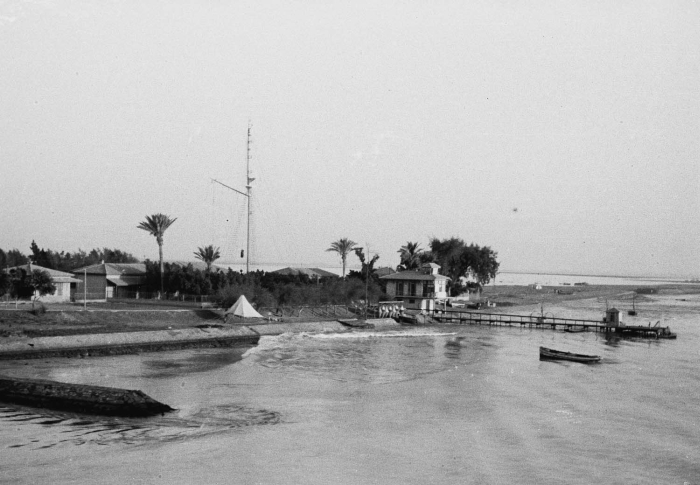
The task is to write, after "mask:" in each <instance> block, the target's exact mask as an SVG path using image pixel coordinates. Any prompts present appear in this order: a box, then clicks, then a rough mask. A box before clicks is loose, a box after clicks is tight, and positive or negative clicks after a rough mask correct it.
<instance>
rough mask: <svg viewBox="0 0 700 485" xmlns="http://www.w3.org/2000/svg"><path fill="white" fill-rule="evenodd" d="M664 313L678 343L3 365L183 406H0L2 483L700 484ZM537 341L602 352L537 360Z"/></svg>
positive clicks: (269, 346) (294, 339) (463, 334)
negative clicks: (132, 411) (136, 414)
mask: <svg viewBox="0 0 700 485" xmlns="http://www.w3.org/2000/svg"><path fill="white" fill-rule="evenodd" d="M665 317H666V323H667V324H668V325H670V326H671V327H672V329H673V330H674V331H675V332H677V333H678V340H675V341H673V340H658V341H657V340H645V339H639V340H614V339H606V338H605V337H604V336H603V335H599V334H595V333H586V334H570V333H565V332H555V331H551V330H535V329H520V328H498V327H479V326H441V327H429V328H403V329H401V330H398V331H395V332H389V331H387V332H378V331H358V332H356V333H353V334H328V335H326V334H324V335H305V334H296V335H291V334H290V335H281V336H276V337H264V338H262V339H261V341H260V344H259V345H258V346H257V347H254V348H248V349H217V350H211V349H207V350H187V351H177V352H166V353H153V354H142V355H135V356H120V357H101V358H89V359H51V360H40V361H18V362H12V363H10V362H2V363H0V373H2V374H6V375H13V376H26V377H36V378H49V379H55V380H60V381H65V382H74V383H86V384H96V385H110V386H117V387H124V388H133V389H141V390H143V391H144V392H145V393H147V394H148V395H150V396H151V397H153V398H155V399H157V400H159V401H162V402H164V403H167V404H169V405H171V406H173V407H175V408H177V412H175V413H171V414H168V415H165V416H159V417H154V418H148V419H117V418H97V417H87V416H80V415H71V414H66V413H57V412H38V411H37V410H32V409H29V408H20V407H10V406H5V407H0V457H1V458H0V482H2V483H13V484H22V483H26V484H30V483H32V484H33V483H95V484H100V483H103V484H107V483H163V484H166V483H167V484H173V483H175V484H191V483H210V484H211V483H246V484H247V483H251V484H253V483H261V484H289V483H305V484H328V483H338V484H355V483H357V484H367V483H378V484H386V483H394V484H399V483H401V484H404V483H411V484H425V483H434V484H448V483H467V484H470V483H474V484H477V483H478V484H483V483H494V484H496V483H539V484H561V483H567V484H591V483H600V484H610V483H635V484H643V483H649V484H651V483H677V484H684V483H689V484H691V483H700V451H698V450H699V447H698V444H699V443H700V418H699V416H700V413H699V412H698V396H700V373H699V372H698V361H699V359H698V357H699V350H698V349H700V345H699V344H700V331H699V329H698V326H699V325H700V321H699V320H700V315H699V314H698V312H697V310H696V309H688V310H683V309H681V311H669V312H666V316H665ZM540 345H543V346H547V347H553V348H557V349H561V350H569V351H572V352H579V353H588V354H598V355H601V356H602V358H603V361H602V363H601V364H598V365H582V364H576V363H567V362H558V363H557V362H540V361H539V359H538V347H539V346H540Z"/></svg>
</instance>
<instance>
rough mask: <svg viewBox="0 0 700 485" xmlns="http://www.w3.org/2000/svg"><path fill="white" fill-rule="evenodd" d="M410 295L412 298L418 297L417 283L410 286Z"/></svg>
mask: <svg viewBox="0 0 700 485" xmlns="http://www.w3.org/2000/svg"><path fill="white" fill-rule="evenodd" d="M408 294H409V295H410V296H416V284H415V283H409V284H408Z"/></svg>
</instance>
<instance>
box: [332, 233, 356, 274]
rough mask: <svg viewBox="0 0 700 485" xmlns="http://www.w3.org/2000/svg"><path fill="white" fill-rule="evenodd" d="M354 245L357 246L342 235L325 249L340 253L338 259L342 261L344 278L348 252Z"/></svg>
mask: <svg viewBox="0 0 700 485" xmlns="http://www.w3.org/2000/svg"><path fill="white" fill-rule="evenodd" d="M355 246H357V243H356V242H355V241H351V240H350V239H348V238H346V237H344V238H342V239H338V240H337V241H335V242H333V243H331V247H329V248H328V249H326V251H333V252H336V253H338V254H340V259H341V260H342V261H343V278H345V262H346V260H347V258H348V254H349V253H350V251H352V250H353V249H354V248H355Z"/></svg>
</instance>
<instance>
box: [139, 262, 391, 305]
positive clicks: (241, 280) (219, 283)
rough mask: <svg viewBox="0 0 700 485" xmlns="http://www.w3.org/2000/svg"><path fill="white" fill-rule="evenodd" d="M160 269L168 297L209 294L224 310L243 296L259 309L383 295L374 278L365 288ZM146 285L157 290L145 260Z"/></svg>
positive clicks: (351, 281)
mask: <svg viewBox="0 0 700 485" xmlns="http://www.w3.org/2000/svg"><path fill="white" fill-rule="evenodd" d="M163 269H164V271H163V286H164V291H165V293H166V295H167V296H168V297H173V295H175V294H179V295H197V296H201V295H210V296H212V297H213V299H214V301H216V302H217V303H219V304H220V305H221V306H224V307H227V306H231V305H232V304H233V303H234V302H235V301H236V300H237V299H238V297H239V296H240V295H245V296H246V298H247V299H248V300H249V301H250V302H251V303H253V304H254V305H255V306H256V307H258V308H261V307H268V308H276V307H283V306H299V305H344V304H351V303H352V302H353V301H355V302H357V301H359V300H364V299H365V290H366V289H367V291H368V294H369V297H370V301H377V300H379V299H380V298H381V297H383V296H385V295H384V293H383V291H382V289H381V287H380V285H379V284H378V283H377V282H376V281H375V280H373V279H371V280H370V284H369V285H368V286H367V288H365V281H364V278H363V277H360V276H359V275H358V276H353V277H351V276H349V277H348V279H347V280H344V279H342V278H339V277H337V276H330V277H324V278H318V279H316V278H311V277H309V276H308V275H303V274H301V275H281V274H277V273H272V272H265V271H254V272H250V273H248V274H243V273H240V272H237V271H233V270H231V269H229V270H228V271H206V270H204V271H203V270H200V269H196V268H194V266H193V265H192V264H188V265H186V266H182V265H178V264H171V263H165V264H164V268H163ZM357 273H359V272H357ZM372 273H373V272H372ZM370 274H371V273H370ZM375 276H376V274H375ZM145 286H146V288H147V289H149V290H150V291H157V289H158V288H159V287H160V264H159V262H158V261H149V260H147V261H146V279H145Z"/></svg>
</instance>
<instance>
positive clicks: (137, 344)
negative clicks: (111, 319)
mask: <svg viewBox="0 0 700 485" xmlns="http://www.w3.org/2000/svg"><path fill="white" fill-rule="evenodd" d="M259 338H260V334H259V333H257V332H254V331H252V330H251V329H250V328H248V327H236V328H186V329H178V330H157V331H148V332H121V333H104V334H89V335H67V336H60V337H38V338H28V339H17V340H12V341H10V342H3V343H0V360H3V359H4V360H7V359H34V358H45V357H87V356H93V355H119V354H129V353H135V352H152V351H159V350H175V349H185V348H198V347H232V346H236V345H255V344H257V342H258V340H259Z"/></svg>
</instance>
